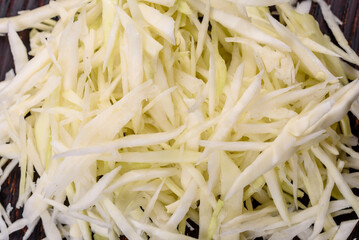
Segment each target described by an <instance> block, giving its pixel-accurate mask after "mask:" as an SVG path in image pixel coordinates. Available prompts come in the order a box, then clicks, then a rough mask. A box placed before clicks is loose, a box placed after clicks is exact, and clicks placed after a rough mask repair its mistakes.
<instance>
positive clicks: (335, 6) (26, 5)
mask: <svg viewBox="0 0 359 240" xmlns="http://www.w3.org/2000/svg"><path fill="white" fill-rule="evenodd" d="M48 1H49V0H0V17H9V16H14V15H16V14H17V12H18V11H20V10H27V9H33V8H36V7H38V6H42V5H44V4H47V3H48ZM326 2H327V3H328V4H330V5H331V6H332V7H331V9H332V11H333V12H334V14H335V15H336V16H337V17H338V18H339V19H340V20H341V21H342V22H343V25H342V26H341V29H342V31H343V32H344V35H345V37H346V39H347V40H348V42H349V43H350V45H351V46H352V47H353V49H354V50H355V51H356V52H357V53H359V23H358V21H359V1H358V0H326ZM311 14H312V15H313V16H314V17H315V18H316V19H317V21H318V23H319V25H320V27H321V29H322V31H323V32H324V33H326V34H327V35H329V36H331V37H332V34H331V33H330V30H329V28H328V26H327V25H326V24H325V22H324V20H323V16H322V13H321V11H320V9H319V7H318V5H317V4H316V3H314V4H313V7H312V9H311ZM28 33H29V31H28V30H25V31H22V32H21V33H20V34H19V35H20V37H21V39H22V40H23V41H24V42H25V44H26V46H27V47H29V37H28ZM13 67H14V64H13V60H12V56H11V52H10V48H9V44H8V41H7V38H6V36H3V37H0V79H1V80H2V79H4V77H5V73H6V72H7V71H9V70H10V69H11V68H13ZM351 123H352V127H353V129H354V130H353V131H354V133H355V134H356V135H357V136H358V134H359V121H358V120H357V119H355V118H354V117H351ZM19 178H20V170H19V168H16V169H15V170H14V171H13V172H12V173H11V174H10V176H9V177H8V178H7V180H6V182H5V183H4V184H3V186H1V191H0V203H1V204H2V205H3V206H5V207H6V206H7V205H8V204H9V203H11V204H12V205H13V206H15V203H16V200H17V197H18V186H19ZM355 192H356V194H357V195H358V196H359V191H358V190H355ZM21 214H22V209H14V210H13V211H12V212H11V214H10V217H11V220H12V221H15V220H16V219H18V218H20V217H21ZM353 218H355V215H354V214H349V215H346V216H344V217H342V218H339V219H336V221H341V220H344V219H353ZM25 231H26V228H24V229H22V230H20V231H17V232H15V233H13V234H11V236H10V239H11V240H20V239H22V237H23V235H24V233H25ZM44 237H45V233H44V230H43V228H42V226H41V222H39V223H38V224H37V226H36V228H35V230H34V233H33V234H32V235H31V236H30V238H29V239H30V240H38V239H42V238H44ZM355 238H359V226H358V225H357V227H356V229H355V230H354V232H353V233H352V235H351V236H350V237H349V239H355Z"/></svg>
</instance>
